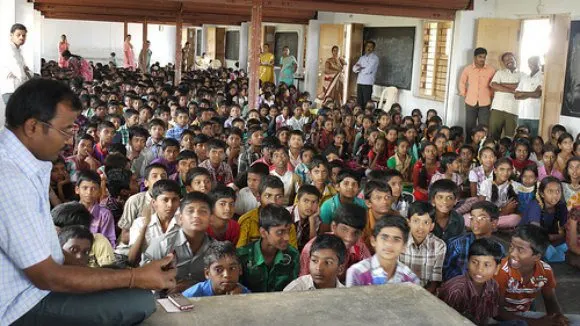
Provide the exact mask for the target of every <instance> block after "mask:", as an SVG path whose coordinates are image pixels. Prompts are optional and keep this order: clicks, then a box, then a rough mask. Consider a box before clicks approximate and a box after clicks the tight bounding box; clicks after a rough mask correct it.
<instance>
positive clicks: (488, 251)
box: [438, 238, 502, 325]
mask: <svg viewBox="0 0 580 326" xmlns="http://www.w3.org/2000/svg"><path fill="white" fill-rule="evenodd" d="M468 257H469V258H468V263H467V264H468V269H467V272H466V273H465V274H463V275H458V276H456V277H454V278H452V279H450V280H449V281H447V282H445V283H443V285H442V286H441V287H440V288H439V292H438V296H439V298H440V299H441V300H443V301H444V302H445V303H446V304H447V305H449V306H450V307H451V308H453V309H455V310H457V312H459V313H460V314H462V315H463V316H465V317H467V318H468V319H469V320H471V321H472V322H473V323H475V324H477V325H486V324H487V323H488V320H489V319H490V318H492V317H495V316H496V315H497V312H498V307H499V288H498V285H497V282H496V281H495V280H494V278H493V277H494V275H496V274H497V271H498V269H499V263H500V261H501V257H502V248H501V245H500V244H499V242H497V241H494V240H492V239H488V238H481V239H477V240H475V241H474V242H473V243H472V244H471V247H470V248H469V256H468Z"/></svg>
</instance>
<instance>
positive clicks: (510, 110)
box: [489, 52, 521, 139]
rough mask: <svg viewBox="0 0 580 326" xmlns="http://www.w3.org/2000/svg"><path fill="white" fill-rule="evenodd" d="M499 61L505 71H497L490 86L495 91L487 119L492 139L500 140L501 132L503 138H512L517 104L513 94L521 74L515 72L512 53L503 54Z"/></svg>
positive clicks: (515, 67) (516, 116)
mask: <svg viewBox="0 0 580 326" xmlns="http://www.w3.org/2000/svg"><path fill="white" fill-rule="evenodd" d="M501 61H502V62H503V64H504V66H505V69H502V70H498V71H497V72H496V73H495V75H494V76H493V78H492V80H491V84H490V86H491V88H492V89H493V90H494V91H495V97H494V98H493V102H492V103H491V116H490V119H489V129H490V131H491V134H492V136H493V138H494V139H500V137H501V133H502V130H503V131H504V135H505V136H508V137H512V136H513V135H514V131H515V129H516V123H517V121H518V103H517V101H516V98H515V96H514V94H515V92H516V88H517V87H518V84H519V83H520V77H521V73H520V72H519V71H517V64H516V58H515V56H514V54H513V53H511V52H506V53H504V54H503V55H502V56H501Z"/></svg>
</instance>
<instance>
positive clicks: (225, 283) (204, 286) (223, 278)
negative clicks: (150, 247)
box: [183, 241, 250, 298]
mask: <svg viewBox="0 0 580 326" xmlns="http://www.w3.org/2000/svg"><path fill="white" fill-rule="evenodd" d="M204 264H205V268H204V272H205V277H206V279H207V280H206V281H205V282H201V283H197V284H196V285H194V286H192V287H190V288H189V289H187V290H185V291H183V295H184V296H185V297H187V298H194V297H211V296H214V295H224V294H239V293H250V291H249V290H248V289H247V288H246V287H245V286H243V285H241V284H240V283H238V280H239V278H240V274H241V265H240V261H239V259H238V256H236V247H235V246H234V245H233V244H232V243H231V242H229V241H223V242H220V241H215V242H213V243H212V244H211V245H210V246H209V248H208V250H207V252H206V254H205V257H204Z"/></svg>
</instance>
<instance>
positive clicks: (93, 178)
mask: <svg viewBox="0 0 580 326" xmlns="http://www.w3.org/2000/svg"><path fill="white" fill-rule="evenodd" d="M83 182H92V183H94V184H96V185H97V187H100V186H101V177H100V176H99V174H98V173H97V172H95V171H92V170H82V171H79V172H78V175H77V184H76V186H77V187H79V186H80V185H81V183H83Z"/></svg>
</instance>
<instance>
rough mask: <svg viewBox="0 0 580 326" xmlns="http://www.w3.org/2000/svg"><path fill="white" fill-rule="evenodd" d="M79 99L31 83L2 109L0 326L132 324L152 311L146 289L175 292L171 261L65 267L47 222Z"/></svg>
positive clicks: (63, 89)
mask: <svg viewBox="0 0 580 326" xmlns="http://www.w3.org/2000/svg"><path fill="white" fill-rule="evenodd" d="M81 110H82V106H81V103H80V101H79V99H78V97H77V96H76V95H75V94H74V93H73V92H72V91H71V90H70V89H69V88H68V87H67V86H66V85H65V84H63V83H60V82H58V81H51V80H44V79H34V80H30V81H28V82H26V83H24V84H23V85H22V86H20V87H19V88H18V89H16V91H15V92H14V94H12V96H11V98H10V100H9V101H8V105H7V106H6V128H5V129H4V130H2V131H0V275H2V277H0V293H2V295H0V325H9V324H13V325H37V324H44V325H66V324H69V325H70V324H76V325H120V324H124V325H126V324H137V323H139V322H141V321H143V320H144V319H145V318H147V317H148V316H149V315H151V314H152V313H153V311H155V301H154V300H153V296H152V294H151V291H149V290H150V289H159V290H161V289H172V288H173V287H175V275H176V271H175V268H174V267H173V266H172V265H171V261H172V260H173V256H172V255H168V256H167V257H165V258H164V259H162V260H159V261H154V262H152V263H151V264H149V265H147V266H144V267H142V268H136V269H125V270H113V269H105V268H104V269H97V268H89V267H81V266H70V265H67V266H63V262H64V256H63V253H62V249H61V247H60V245H59V241H58V237H57V232H56V230H55V227H54V224H53V222H52V219H51V215H50V203H49V199H48V189H49V181H50V171H51V169H52V164H51V161H54V160H55V159H56V158H57V157H58V156H59V153H60V152H61V151H62V150H63V148H64V147H65V145H67V144H69V145H71V144H72V138H73V136H74V131H75V130H76V129H77V128H76V126H75V125H74V121H75V119H76V118H77V117H78V115H79V113H80V112H81Z"/></svg>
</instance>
